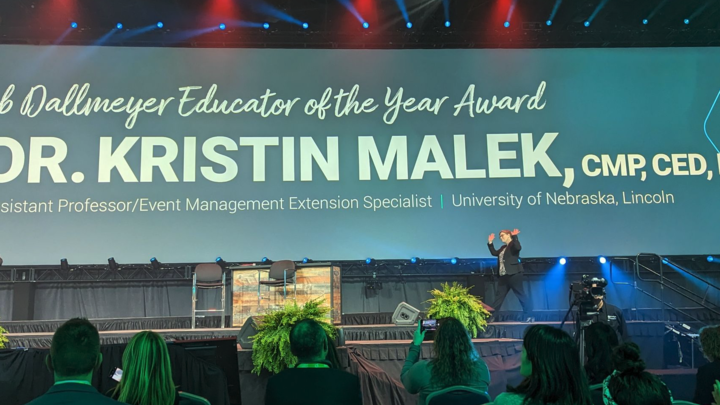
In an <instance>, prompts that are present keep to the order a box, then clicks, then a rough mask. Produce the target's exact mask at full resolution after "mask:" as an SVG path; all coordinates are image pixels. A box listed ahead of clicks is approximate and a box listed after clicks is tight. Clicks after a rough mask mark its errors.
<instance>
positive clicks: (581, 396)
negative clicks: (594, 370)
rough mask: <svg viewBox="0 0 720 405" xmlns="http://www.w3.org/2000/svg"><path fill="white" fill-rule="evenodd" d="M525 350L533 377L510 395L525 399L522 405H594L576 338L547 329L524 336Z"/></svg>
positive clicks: (536, 328) (540, 327) (537, 328)
mask: <svg viewBox="0 0 720 405" xmlns="http://www.w3.org/2000/svg"><path fill="white" fill-rule="evenodd" d="M523 347H524V348H525V352H526V355H527V359H528V361H530V363H531V364H532V373H531V374H530V376H529V377H527V378H525V380H523V382H521V383H520V385H518V386H517V387H514V388H513V387H508V391H509V392H514V393H517V394H521V395H524V396H525V400H524V401H523V404H525V405H540V404H556V405H592V400H591V398H590V389H589V387H588V382H587V377H585V372H584V371H583V370H582V368H581V367H580V355H579V353H578V348H577V345H576V344H575V341H573V338H572V337H570V335H568V334H567V333H566V332H564V331H562V330H560V329H556V328H553V327H551V326H547V325H535V326H531V327H530V328H528V330H527V331H526V332H525V339H524V341H523Z"/></svg>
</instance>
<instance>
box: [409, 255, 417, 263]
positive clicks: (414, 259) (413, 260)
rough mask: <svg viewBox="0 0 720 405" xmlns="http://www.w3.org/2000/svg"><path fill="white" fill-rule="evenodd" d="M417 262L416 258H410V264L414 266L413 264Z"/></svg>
mask: <svg viewBox="0 0 720 405" xmlns="http://www.w3.org/2000/svg"><path fill="white" fill-rule="evenodd" d="M417 262H418V258H417V257H411V258H410V263H412V264H415V263H417Z"/></svg>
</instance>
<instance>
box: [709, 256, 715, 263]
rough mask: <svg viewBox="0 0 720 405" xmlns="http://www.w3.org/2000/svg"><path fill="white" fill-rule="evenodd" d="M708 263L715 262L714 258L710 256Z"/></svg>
mask: <svg viewBox="0 0 720 405" xmlns="http://www.w3.org/2000/svg"><path fill="white" fill-rule="evenodd" d="M707 261H708V262H710V263H712V262H714V261H715V258H714V257H712V256H708V257H707Z"/></svg>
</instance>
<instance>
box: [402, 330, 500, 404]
mask: <svg viewBox="0 0 720 405" xmlns="http://www.w3.org/2000/svg"><path fill="white" fill-rule="evenodd" d="M424 337H425V331H421V330H420V324H419V323H418V327H417V330H416V331H415V336H414V338H413V343H412V346H410V351H409V352H408V355H407V358H405V365H404V366H403V369H402V372H401V373H400V378H401V380H402V383H403V385H404V386H405V389H406V390H407V391H408V392H409V393H411V394H417V393H419V394H420V396H419V399H418V405H425V399H426V398H427V396H428V395H429V394H431V393H433V392H435V391H440V390H442V389H444V388H447V387H452V386H454V385H464V386H468V387H473V388H476V389H479V390H481V391H485V392H487V389H488V385H489V384H490V371H489V370H488V366H487V364H485V361H483V359H481V358H480V356H479V355H478V353H477V351H475V347H474V346H473V343H472V340H471V339H470V333H469V332H468V331H467V329H465V326H463V324H462V323H461V322H460V321H458V320H457V319H455V318H446V319H444V320H443V321H442V322H441V323H440V326H439V327H438V330H437V334H436V336H435V344H434V347H433V348H434V352H435V358H433V359H432V360H422V361H418V360H419V359H420V345H421V344H422V341H423V338H424Z"/></svg>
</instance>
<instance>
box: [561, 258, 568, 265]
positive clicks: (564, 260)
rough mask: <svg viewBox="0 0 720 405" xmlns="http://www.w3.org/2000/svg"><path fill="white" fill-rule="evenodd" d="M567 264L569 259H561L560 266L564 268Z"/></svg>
mask: <svg viewBox="0 0 720 405" xmlns="http://www.w3.org/2000/svg"><path fill="white" fill-rule="evenodd" d="M565 263H567V259H566V258H564V257H561V258H560V264H562V265H563V266H564V265H565Z"/></svg>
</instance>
